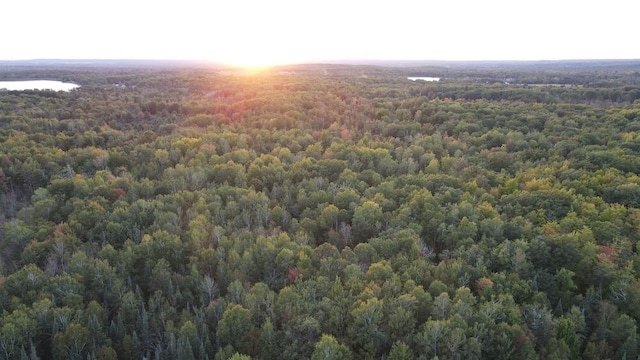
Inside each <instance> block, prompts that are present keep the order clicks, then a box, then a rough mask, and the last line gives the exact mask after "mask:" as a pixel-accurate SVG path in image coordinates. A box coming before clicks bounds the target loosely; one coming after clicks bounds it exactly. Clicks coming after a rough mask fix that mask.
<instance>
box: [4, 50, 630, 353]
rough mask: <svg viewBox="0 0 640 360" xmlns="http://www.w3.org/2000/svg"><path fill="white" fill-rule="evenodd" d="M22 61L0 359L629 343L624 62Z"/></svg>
mask: <svg viewBox="0 0 640 360" xmlns="http://www.w3.org/2000/svg"><path fill="white" fill-rule="evenodd" d="M407 76H436V77H441V80H440V81H438V82H425V81H411V80H408V79H407ZM29 78H46V79H55V80H62V81H71V82H74V83H77V84H79V85H81V87H80V88H78V89H76V90H72V91H70V92H54V91H46V90H25V91H7V90H0V359H43V360H45V359H210V360H226V359H234V360H240V359H265V360H268V359H291V360H294V359H312V360H319V359H325V360H329V359H352V360H357V359H388V360H401V359H402V360H404V359H407V360H408V359H636V358H638V356H640V351H639V337H638V322H639V321H640V307H639V306H638V303H640V253H639V251H638V250H639V249H638V241H639V240H640V176H639V175H640V153H639V151H640V62H624V63H622V64H616V63H613V64H611V63H604V64H599V63H597V62H589V63H588V64H584V63H566V64H563V63H560V64H555V65H554V64H544V66H536V65H535V64H534V65H532V64H505V65H504V66H500V64H493V65H492V66H489V65H486V64H485V65H483V66H479V65H478V64H459V65H458V66H441V65H438V64H433V65H429V66H424V67H420V66H404V67H402V66H399V67H391V66H360V65H321V64H316V65H306V66H289V67H283V68H276V69H272V70H270V71H265V72H261V73H242V72H239V71H230V70H224V69H218V68H207V67H206V66H174V65H162V66H160V65H158V66H149V67H144V66H130V67H127V66H123V67H118V66H105V67H99V66H98V65H95V66H84V67H83V66H70V65H69V66H43V65H33V64H31V65H29V66H22V67H21V66H19V65H12V66H3V67H0V79H2V80H8V79H29Z"/></svg>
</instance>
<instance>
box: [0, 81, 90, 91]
mask: <svg viewBox="0 0 640 360" xmlns="http://www.w3.org/2000/svg"><path fill="white" fill-rule="evenodd" d="M78 87H80V85H77V84H73V83H65V82H62V81H54V80H26V81H0V89H7V90H18V91H19V90H54V91H71V90H73V89H75V88H78Z"/></svg>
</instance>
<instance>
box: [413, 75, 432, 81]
mask: <svg viewBox="0 0 640 360" xmlns="http://www.w3.org/2000/svg"><path fill="white" fill-rule="evenodd" d="M407 79H409V80H413V81H416V80H422V81H440V78H439V77H429V76H410V77H408V78H407Z"/></svg>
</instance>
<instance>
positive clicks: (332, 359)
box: [311, 335, 352, 360]
mask: <svg viewBox="0 0 640 360" xmlns="http://www.w3.org/2000/svg"><path fill="white" fill-rule="evenodd" d="M351 358H352V355H351V351H350V350H349V348H348V347H346V346H345V345H342V344H340V343H339V342H338V341H337V340H336V338H334V337H333V336H332V335H322V337H321V338H320V341H318V342H317V343H316V346H315V348H314V350H313V353H312V354H311V360H350V359H351Z"/></svg>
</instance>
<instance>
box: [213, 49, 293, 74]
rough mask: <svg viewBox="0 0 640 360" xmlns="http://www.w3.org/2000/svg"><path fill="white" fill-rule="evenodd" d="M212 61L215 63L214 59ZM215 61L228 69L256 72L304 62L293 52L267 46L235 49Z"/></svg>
mask: <svg viewBox="0 0 640 360" xmlns="http://www.w3.org/2000/svg"><path fill="white" fill-rule="evenodd" d="M213 60H214V61H215V60H216V58H215V57H214V58H213ZM217 60H218V61H219V62H221V63H223V64H224V65H227V66H229V67H234V68H242V69H247V70H256V71H259V70H264V69H268V68H272V67H275V66H280V65H291V64H297V63H301V62H304V59H303V58H302V57H300V56H299V55H298V54H296V53H295V52H294V51H286V50H283V49H282V48H281V47H273V48H269V47H267V46H254V47H251V48H247V49H245V48H242V47H237V48H235V49H233V50H232V51H230V52H229V53H228V54H225V56H219V57H218V59H217Z"/></svg>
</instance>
